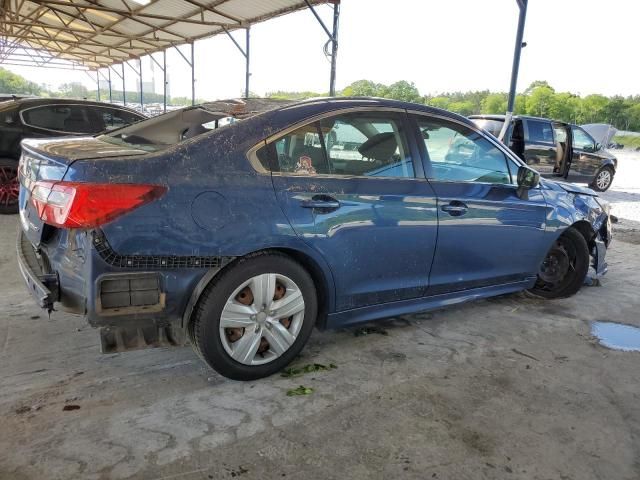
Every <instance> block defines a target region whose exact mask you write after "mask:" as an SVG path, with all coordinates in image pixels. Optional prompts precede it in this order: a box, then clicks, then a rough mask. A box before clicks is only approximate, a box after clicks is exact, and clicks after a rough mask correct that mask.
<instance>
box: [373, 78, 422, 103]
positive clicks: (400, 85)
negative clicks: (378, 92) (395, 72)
mask: <svg viewBox="0 0 640 480" xmlns="http://www.w3.org/2000/svg"><path fill="white" fill-rule="evenodd" d="M383 96H384V97H385V98H393V99H394V100H402V101H404V102H419V101H420V99H421V98H422V97H421V96H420V92H419V91H418V89H417V88H416V86H415V85H414V84H413V82H407V81H405V80H400V81H399V82H395V83H392V84H391V85H389V87H388V88H386V91H384V92H383Z"/></svg>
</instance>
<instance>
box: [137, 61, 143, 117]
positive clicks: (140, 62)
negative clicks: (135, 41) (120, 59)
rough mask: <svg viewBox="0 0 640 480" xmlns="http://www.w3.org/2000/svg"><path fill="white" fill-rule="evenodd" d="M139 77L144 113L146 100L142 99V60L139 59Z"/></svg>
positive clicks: (141, 103) (141, 105)
mask: <svg viewBox="0 0 640 480" xmlns="http://www.w3.org/2000/svg"><path fill="white" fill-rule="evenodd" d="M138 68H139V69H140V70H138V75H139V77H140V111H141V112H143V111H144V99H143V97H142V58H139V59H138Z"/></svg>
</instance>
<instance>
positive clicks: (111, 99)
mask: <svg viewBox="0 0 640 480" xmlns="http://www.w3.org/2000/svg"><path fill="white" fill-rule="evenodd" d="M107 71H108V72H109V103H113V95H112V94H111V67H109V69H108V70H107Z"/></svg>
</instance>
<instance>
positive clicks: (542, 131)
mask: <svg viewBox="0 0 640 480" xmlns="http://www.w3.org/2000/svg"><path fill="white" fill-rule="evenodd" d="M527 140H528V141H530V142H532V143H553V125H551V122H545V121H544V120H527Z"/></svg>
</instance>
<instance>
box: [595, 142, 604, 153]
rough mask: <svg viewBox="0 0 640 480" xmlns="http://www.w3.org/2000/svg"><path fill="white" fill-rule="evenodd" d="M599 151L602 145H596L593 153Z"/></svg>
mask: <svg viewBox="0 0 640 480" xmlns="http://www.w3.org/2000/svg"><path fill="white" fill-rule="evenodd" d="M600 150H602V144H600V143H596V148H595V150H594V152H597V151H600Z"/></svg>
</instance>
